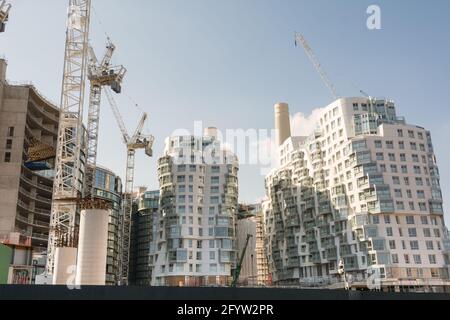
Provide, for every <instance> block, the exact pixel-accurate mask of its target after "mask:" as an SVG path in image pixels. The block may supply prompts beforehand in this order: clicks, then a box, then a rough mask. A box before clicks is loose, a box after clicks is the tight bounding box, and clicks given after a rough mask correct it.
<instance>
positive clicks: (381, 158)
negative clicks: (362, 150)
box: [377, 153, 384, 161]
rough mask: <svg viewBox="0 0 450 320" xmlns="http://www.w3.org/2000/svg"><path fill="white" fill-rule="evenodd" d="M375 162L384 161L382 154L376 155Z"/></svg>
mask: <svg viewBox="0 0 450 320" xmlns="http://www.w3.org/2000/svg"><path fill="white" fill-rule="evenodd" d="M377 160H378V161H384V154H383V153H377Z"/></svg>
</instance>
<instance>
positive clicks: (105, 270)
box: [0, 0, 154, 285]
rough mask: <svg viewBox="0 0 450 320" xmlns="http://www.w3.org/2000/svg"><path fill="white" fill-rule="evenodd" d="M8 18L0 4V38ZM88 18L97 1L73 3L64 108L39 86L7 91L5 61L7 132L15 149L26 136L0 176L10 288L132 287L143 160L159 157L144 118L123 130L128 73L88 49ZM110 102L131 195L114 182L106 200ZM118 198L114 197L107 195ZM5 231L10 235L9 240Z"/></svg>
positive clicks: (1, 66)
mask: <svg viewBox="0 0 450 320" xmlns="http://www.w3.org/2000/svg"><path fill="white" fill-rule="evenodd" d="M10 10H11V4H9V3H7V2H6V1H2V2H1V3H0V32H2V33H3V32H5V31H6V25H7V22H8V20H9V16H10ZM91 10H92V7H91V1H78V0H74V1H72V0H71V1H69V6H68V11H67V12H68V16H67V31H66V43H65V53H64V75H63V84H62V91H61V105H60V106H57V105H54V104H53V103H51V102H49V101H48V100H47V99H46V98H45V97H44V96H43V95H42V94H41V93H40V92H39V91H38V90H37V89H36V88H35V87H34V86H33V85H28V84H19V85H16V84H11V83H8V82H7V81H6V72H7V70H6V68H7V62H6V60H4V59H2V60H0V75H1V90H0V92H1V94H0V100H2V101H3V104H4V105H3V110H2V111H4V112H2V119H1V120H2V121H1V123H2V130H4V129H5V130H6V131H8V132H7V135H8V137H10V138H11V139H10V140H11V141H12V140H13V138H14V137H16V136H17V135H20V136H24V139H23V142H22V144H19V142H17V143H15V145H13V142H11V143H9V142H8V145H7V147H6V149H7V150H11V152H7V153H5V162H6V163H11V165H8V166H5V167H2V175H5V176H7V177H9V178H8V179H9V180H8V181H9V182H10V187H9V188H8V193H3V194H2V199H3V198H4V201H5V202H8V203H10V204H11V206H10V207H7V208H3V209H2V218H1V227H0V231H1V232H0V234H1V236H0V239H1V243H2V244H3V245H5V246H6V247H4V248H3V247H2V250H5V251H6V252H7V253H8V252H9V253H11V255H12V257H11V258H10V259H11V261H12V264H11V265H9V266H8V264H9V263H5V265H6V266H7V267H5V268H6V269H7V270H6V271H5V270H2V272H4V273H5V274H7V277H5V279H4V280H3V281H4V283H14V284H31V283H36V284H54V285H58V284H60V285H66V284H69V283H73V284H78V285H80V284H84V285H85V284H89V285H105V284H109V285H126V284H127V283H128V266H129V249H130V231H131V214H132V196H133V187H134V185H133V182H134V171H135V157H136V151H138V150H142V151H143V152H144V153H145V154H146V155H147V156H149V157H152V154H153V151H152V147H153V141H154V138H153V137H152V136H151V135H145V134H144V133H143V128H144V125H145V124H146V121H148V115H147V114H146V113H143V114H142V117H141V120H140V122H139V124H138V126H137V128H136V129H135V131H134V132H133V134H132V135H130V134H129V133H128V130H127V129H126V127H125V124H124V121H123V119H122V115H121V113H120V111H119V108H118V106H117V104H116V102H115V101H114V97H113V95H114V94H120V93H121V91H122V86H121V85H122V81H123V80H124V77H125V75H126V68H125V67H123V66H121V65H117V66H116V65H112V64H111V59H112V57H113V54H114V51H115V49H116V48H115V46H114V44H113V43H112V42H111V41H110V40H109V39H106V42H107V44H106V48H105V54H104V55H103V56H102V57H101V59H100V60H99V59H98V58H97V56H96V54H95V52H94V49H93V48H92V46H91V44H90V43H89V30H90V22H91ZM85 95H88V101H89V103H88V119H87V122H86V121H84V119H83V115H84V107H85V106H84V103H85ZM105 96H106V98H107V100H108V102H109V105H110V107H111V110H112V112H113V114H114V116H115V117H116V120H117V125H118V129H119V130H120V132H121V134H122V136H123V143H124V144H125V146H126V149H127V154H124V158H123V160H124V167H125V166H126V177H125V180H124V190H122V184H121V180H120V178H118V177H117V179H116V181H115V183H114V182H113V184H112V189H111V188H110V186H109V185H108V186H107V187H106V188H105V187H103V189H105V190H107V191H109V193H108V194H106V192H104V191H103V190H102V187H101V186H100V185H99V183H98V177H99V176H101V174H102V173H103V169H102V168H101V167H98V166H97V150H98V137H99V122H100V118H101V116H100V108H101V101H102V98H104V97H105ZM5 126H7V128H6V127H5ZM10 140H8V141H10ZM16 149H17V151H16ZM15 176H17V177H20V180H18V181H17V180H16V179H14V177H15ZM108 178H109V177H108ZM111 179H112V178H111ZM96 181H97V183H96ZM108 181H109V179H108ZM100 184H101V183H100ZM114 184H115V186H114ZM113 189H116V190H115V192H116V195H115V197H113V196H112V195H111V194H110V193H111V192H110V191H113ZM16 192H18V193H17V194H18V200H17V204H13V203H12V202H13V201H14V200H13V199H14V198H15V193H16ZM16 205H17V210H16V208H15V207H16ZM16 211H17V214H16ZM14 226H15V227H14ZM8 229H10V230H11V229H12V230H13V231H12V232H11V231H10V232H5V231H6V230H8ZM2 259H3V257H2ZM7 260H9V259H7ZM2 263H3V261H2Z"/></svg>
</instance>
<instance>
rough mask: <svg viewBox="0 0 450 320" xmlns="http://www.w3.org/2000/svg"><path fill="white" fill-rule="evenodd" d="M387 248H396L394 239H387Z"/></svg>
mask: <svg viewBox="0 0 450 320" xmlns="http://www.w3.org/2000/svg"><path fill="white" fill-rule="evenodd" d="M389 248H391V250H395V249H397V245H396V244H395V240H390V241H389Z"/></svg>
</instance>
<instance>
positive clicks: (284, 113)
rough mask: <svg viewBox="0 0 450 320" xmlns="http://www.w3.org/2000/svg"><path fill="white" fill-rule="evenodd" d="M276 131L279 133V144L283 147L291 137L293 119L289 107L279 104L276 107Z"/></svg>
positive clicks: (285, 104)
mask: <svg viewBox="0 0 450 320" xmlns="http://www.w3.org/2000/svg"><path fill="white" fill-rule="evenodd" d="M275 130H276V132H277V144H278V146H281V145H282V144H283V143H284V142H285V141H286V140H287V139H289V138H290V137H291V119H290V115H289V105H288V104H287V103H278V104H276V105H275Z"/></svg>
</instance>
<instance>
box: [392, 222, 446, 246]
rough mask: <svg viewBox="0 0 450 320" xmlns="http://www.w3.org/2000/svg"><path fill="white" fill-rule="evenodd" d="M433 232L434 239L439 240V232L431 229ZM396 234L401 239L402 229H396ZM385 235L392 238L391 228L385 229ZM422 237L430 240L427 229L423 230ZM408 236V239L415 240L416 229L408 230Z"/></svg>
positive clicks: (429, 233)
mask: <svg viewBox="0 0 450 320" xmlns="http://www.w3.org/2000/svg"><path fill="white" fill-rule="evenodd" d="M433 231H434V237H435V238H440V237H441V230H439V229H433ZM398 234H399V236H400V237H403V229H401V228H399V229H398ZM386 235H387V236H388V237H393V236H394V230H393V228H391V227H388V228H386ZM423 235H424V237H425V238H432V235H431V229H428V228H426V229H423ZM408 236H409V237H410V238H417V229H416V228H408ZM391 249H392V248H391ZM405 250H406V249H405ZM431 250H432V249H431ZM439 250H441V247H440V244H439Z"/></svg>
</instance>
